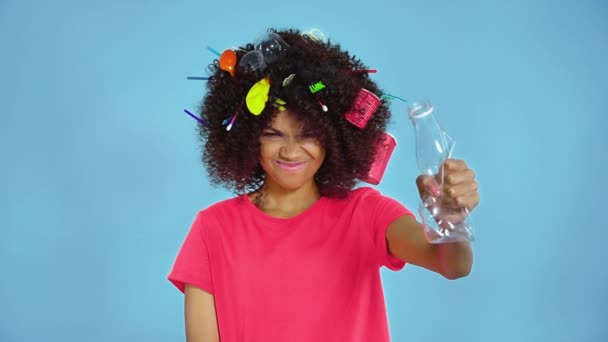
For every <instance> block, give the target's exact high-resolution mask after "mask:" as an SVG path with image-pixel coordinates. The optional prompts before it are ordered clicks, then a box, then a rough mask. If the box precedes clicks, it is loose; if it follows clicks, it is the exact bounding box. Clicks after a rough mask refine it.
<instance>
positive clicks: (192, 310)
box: [184, 284, 220, 342]
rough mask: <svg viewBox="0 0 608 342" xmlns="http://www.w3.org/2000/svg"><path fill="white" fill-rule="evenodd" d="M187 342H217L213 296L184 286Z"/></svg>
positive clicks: (193, 287) (196, 288) (217, 333)
mask: <svg viewBox="0 0 608 342" xmlns="http://www.w3.org/2000/svg"><path fill="white" fill-rule="evenodd" d="M184 295H185V296H184V297H185V299H184V312H185V316H186V341H187V342H219V340H220V337H219V332H218V327H217V318H216V313H215V300H214V298H213V295H211V294H210V293H208V292H206V291H203V290H201V289H200V288H198V287H195V286H192V285H189V284H186V289H185V291H184Z"/></svg>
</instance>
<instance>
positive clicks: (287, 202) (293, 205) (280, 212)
mask: <svg viewBox="0 0 608 342" xmlns="http://www.w3.org/2000/svg"><path fill="white" fill-rule="evenodd" d="M249 196H250V198H251V199H252V201H253V203H254V204H255V205H256V206H257V207H258V208H259V209H260V210H262V211H264V212H265V213H267V214H269V215H272V216H276V217H293V216H296V215H298V214H300V213H302V212H303V211H305V210H306V209H308V208H309V207H310V206H312V205H313V204H314V203H315V202H316V201H317V200H318V199H319V197H320V193H319V187H318V186H317V184H316V183H314V182H311V183H309V184H307V185H305V186H302V187H300V188H298V189H295V190H291V189H285V188H283V187H281V186H279V185H278V184H274V183H272V182H266V183H264V185H263V186H262V187H261V188H260V190H258V191H256V192H254V193H252V194H250V195H249Z"/></svg>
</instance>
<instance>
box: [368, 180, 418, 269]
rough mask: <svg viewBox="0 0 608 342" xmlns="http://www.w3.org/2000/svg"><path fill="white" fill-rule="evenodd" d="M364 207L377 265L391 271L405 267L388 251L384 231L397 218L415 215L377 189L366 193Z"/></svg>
mask: <svg viewBox="0 0 608 342" xmlns="http://www.w3.org/2000/svg"><path fill="white" fill-rule="evenodd" d="M367 201H369V205H366V207H367V208H368V209H369V210H370V214H371V222H372V224H371V228H372V234H373V240H374V249H375V251H376V255H377V256H378V260H379V267H382V266H386V267H387V268H388V269H390V270H392V271H399V270H401V269H403V267H405V262H404V261H403V260H401V259H399V258H397V257H396V256H394V255H393V254H391V253H390V251H389V249H388V245H387V242H386V231H387V229H388V227H389V226H390V225H391V223H393V222H394V221H395V220H396V219H397V218H399V217H401V216H404V215H410V216H413V217H415V215H414V214H413V213H412V212H411V211H410V210H409V209H407V208H406V207H405V206H404V205H403V204H401V203H400V202H398V201H397V200H395V199H393V198H391V197H388V196H384V195H382V194H381V193H380V192H379V191H377V190H375V189H371V190H370V191H369V193H368V198H367Z"/></svg>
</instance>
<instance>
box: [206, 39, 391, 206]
mask: <svg viewBox="0 0 608 342" xmlns="http://www.w3.org/2000/svg"><path fill="white" fill-rule="evenodd" d="M268 32H274V33H276V34H278V35H280V36H281V38H282V39H283V40H284V41H285V42H286V43H287V44H288V45H289V47H288V48H287V49H286V51H285V52H284V53H283V55H282V56H281V57H280V59H279V60H277V61H275V62H273V63H272V64H269V65H267V67H266V68H265V69H264V70H263V71H262V72H259V71H254V72H248V71H246V70H242V69H240V68H238V67H236V68H235V69H236V70H235V76H234V77H232V76H231V75H230V74H229V73H228V72H226V71H224V70H221V69H220V67H219V61H218V60H215V61H214V62H213V64H211V65H209V69H210V71H211V77H210V79H209V80H208V82H207V94H206V95H205V97H204V99H203V101H202V104H201V108H200V114H201V117H202V118H203V119H204V120H206V121H207V123H208V127H205V126H203V125H199V135H200V138H201V142H202V144H203V146H202V150H203V153H202V161H203V164H204V165H205V167H206V169H207V172H208V174H209V178H210V180H211V183H212V184H213V185H214V186H218V185H224V186H225V187H226V188H228V189H232V190H233V191H234V192H235V193H236V194H243V193H247V192H250V191H257V190H259V189H260V187H261V186H262V185H263V183H264V180H265V172H264V170H263V169H262V167H261V165H260V163H259V155H260V143H259V136H260V134H261V132H262V130H263V129H264V128H265V127H267V126H268V125H270V123H271V122H272V119H273V118H274V117H275V116H276V114H277V113H278V110H277V108H276V107H274V106H273V105H271V104H272V103H274V101H275V100H276V99H277V98H280V99H282V100H283V101H285V102H286V103H287V104H286V105H285V107H286V108H287V109H288V110H289V111H290V113H291V114H292V115H295V117H296V118H297V119H298V120H299V121H300V122H302V124H303V126H304V129H305V130H307V131H311V132H313V134H314V135H315V136H316V137H317V138H318V139H319V142H320V143H321V145H322V146H323V147H324V148H325V150H326V156H325V160H324V162H323V164H322V166H321V167H320V169H319V170H318V172H317V174H316V175H315V180H316V182H317V185H318V187H319V192H320V194H321V195H322V196H327V197H344V196H346V194H347V193H348V192H349V191H350V190H352V189H353V188H354V187H355V185H356V184H357V183H358V181H359V179H360V177H361V176H363V175H365V174H366V173H367V172H368V171H369V169H370V167H371V164H372V162H373V161H374V157H375V146H376V144H377V143H378V139H380V134H381V133H382V132H384V130H385V129H386V126H387V124H388V122H389V120H390V115H391V114H390V110H389V108H388V106H387V103H386V101H385V100H382V101H381V104H380V106H379V107H378V109H377V110H376V112H375V113H374V115H373V116H372V117H371V119H370V120H369V122H368V124H367V126H366V127H365V128H364V129H360V128H358V127H356V126H355V125H353V124H352V123H350V122H349V121H347V120H346V119H345V118H344V113H345V112H346V111H348V109H349V108H350V107H351V104H352V102H353V100H354V99H355V97H356V96H357V94H358V93H359V91H360V90H361V88H364V89H366V90H368V91H370V92H372V93H374V94H376V95H377V96H380V95H381V94H382V91H381V90H380V89H379V88H378V86H377V85H376V83H374V82H373V81H372V80H370V78H369V76H368V74H367V72H353V71H357V70H359V71H360V70H365V69H366V67H365V66H364V65H363V64H362V63H361V61H360V60H359V59H357V58H356V57H355V56H351V55H350V54H349V53H348V52H347V51H345V50H342V48H341V47H340V45H337V44H332V42H331V41H329V40H328V41H326V42H322V41H320V40H318V39H311V37H310V36H308V35H306V34H302V33H301V32H300V31H298V30H295V29H290V30H276V29H269V30H268ZM254 48H255V47H254V45H253V44H247V45H246V46H244V47H241V48H238V49H236V55H237V61H239V60H240V59H241V58H242V57H243V56H244V55H245V54H246V53H247V52H249V51H251V50H254ZM237 64H238V62H237ZM291 74H295V75H296V76H295V77H294V78H293V81H292V82H291V83H290V84H289V85H288V86H285V87H284V86H283V80H284V79H285V78H287V77H288V76H289V75H291ZM265 76H269V78H270V91H269V98H268V102H267V104H266V107H265V108H264V110H263V111H262V113H261V114H260V115H257V116H256V115H252V114H251V113H250V112H249V111H248V109H247V106H246V105H245V103H244V99H245V97H246V95H247V93H248V91H249V89H250V88H251V87H252V85H253V84H255V83H256V82H257V81H259V80H260V79H261V78H263V77H265ZM319 81H322V82H323V84H325V86H326V88H325V89H323V90H321V91H319V92H316V93H315V94H312V93H311V91H310V89H309V86H311V85H312V84H315V83H317V82H319ZM319 100H320V101H321V102H322V103H323V104H325V105H326V106H327V107H328V111H327V112H324V111H323V110H322V108H321V106H320V104H319ZM235 114H237V115H238V116H237V118H236V120H235V123H234V126H233V127H232V128H231V130H230V131H227V130H226V126H225V125H224V124H223V122H224V120H226V119H228V118H230V117H232V116H233V115H235Z"/></svg>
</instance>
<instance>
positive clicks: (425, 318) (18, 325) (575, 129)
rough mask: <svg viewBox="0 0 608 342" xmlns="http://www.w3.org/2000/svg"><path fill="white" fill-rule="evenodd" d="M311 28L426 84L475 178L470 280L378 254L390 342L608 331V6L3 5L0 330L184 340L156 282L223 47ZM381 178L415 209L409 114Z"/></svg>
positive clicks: (401, 115)
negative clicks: (194, 114)
mask: <svg viewBox="0 0 608 342" xmlns="http://www.w3.org/2000/svg"><path fill="white" fill-rule="evenodd" d="M269 27H278V28H287V27H295V28H300V29H303V30H308V29H312V28H319V29H321V30H322V31H323V32H324V33H325V35H326V36H328V37H331V38H332V39H333V40H334V41H335V42H338V43H341V44H342V45H343V46H344V47H345V48H347V49H349V50H350V51H351V52H352V53H353V54H355V55H356V56H358V57H360V58H361V59H362V60H363V61H364V62H365V63H366V64H367V65H368V66H370V67H372V68H377V69H378V70H379V73H378V74H375V75H373V76H372V77H373V78H374V79H375V80H377V81H378V83H379V84H380V86H381V87H382V88H384V89H385V90H386V91H388V92H389V93H391V94H394V95H398V96H401V97H405V98H407V99H410V100H411V99H424V98H426V99H429V100H431V101H432V102H433V103H434V105H435V107H436V109H437V111H436V112H437V116H438V118H439V120H440V121H441V122H442V124H443V126H445V128H446V129H447V130H448V132H450V134H451V135H452V136H453V137H455V139H456V140H457V141H458V143H457V145H456V150H455V158H462V159H465V160H466V161H467V162H468V164H469V165H470V166H471V168H473V169H474V170H475V171H476V172H477V175H478V178H477V179H478V182H479V184H480V193H481V197H482V200H481V203H480V205H479V207H478V208H477V209H476V211H475V212H474V214H473V215H472V217H471V219H472V222H473V224H474V228H475V231H476V234H477V241H476V242H475V244H474V248H475V264H474V268H473V271H472V273H471V275H470V276H469V277H467V278H464V279H459V280H456V281H449V280H445V279H443V278H442V277H441V276H439V275H436V274H434V273H432V272H429V271H426V270H424V269H421V268H417V267H414V266H408V267H406V268H405V269H404V270H403V271H401V272H398V273H392V272H390V271H388V270H386V269H383V270H382V276H383V280H384V288H385V294H386V300H387V306H388V314H389V321H390V329H391V335H392V337H393V340H394V341H448V340H451V341H606V340H608V326H607V325H606V317H608V295H607V293H606V290H607V289H608V267H607V266H606V261H605V259H606V254H605V251H606V239H607V238H608V233H607V229H608V227H607V226H606V219H605V217H606V208H605V205H604V199H605V192H606V190H608V186H607V185H608V182H607V181H606V178H605V177H606V174H607V173H608V169H607V166H606V165H607V161H608V157H607V153H606V152H605V149H606V147H607V142H608V139H607V138H606V136H605V131H606V128H608V125H607V124H608V120H607V119H606V114H607V113H606V107H607V106H608V96H607V89H608V87H607V86H608V84H607V81H606V79H607V76H608V63H607V61H608V5H606V3H605V2H603V1H562V2H555V1H523V0H522V1H509V2H506V1H504V2H502V1H500V2H499V1H481V0H479V1H429V0H426V1H422V0H418V1H387V0H379V1H373V2H356V1H353V2H350V3H346V2H340V4H339V5H338V4H337V3H336V2H333V3H332V2H329V1H318V0H311V1H308V2H300V3H291V2H287V1H275V0H272V1H266V2H259V1H258V2H256V1H242V0H236V1H232V2H225V1H216V2H202V1H199V2H194V1H190V2H178V3H173V4H169V2H164V1H116V0H113V1H110V0H107V1H97V2H91V3H85V2H82V1H62V0H58V1H54V2H42V1H38V2H35V1H16V0H0V49H1V54H0V116H1V121H0V156H1V159H0V160H1V162H2V167H1V168H0V232H1V236H0V270H1V273H0V341H176V340H183V336H184V327H183V307H182V305H183V303H182V298H183V296H182V295H181V293H179V291H177V290H176V289H175V288H173V287H172V285H171V284H170V283H169V282H168V281H167V280H166V275H167V273H168V271H169V270H170V267H171V266H172V263H173V260H174V257H175V255H176V253H177V251H178V248H179V246H180V245H181V243H182V241H183V238H184V237H185V234H186V232H187V230H188V229H189V227H190V224H191V222H192V220H193V219H194V215H195V213H196V211H197V210H199V209H201V208H204V207H206V206H208V205H210V204H211V203H213V202H215V201H218V200H220V199H224V198H227V197H230V196H231V193H229V192H226V191H224V190H222V189H214V188H212V187H210V185H209V184H208V181H207V178H206V174H205V172H204V169H203V168H202V166H201V164H200V163H199V154H198V151H199V147H198V143H197V140H196V132H195V128H196V122H195V121H194V120H193V119H192V118H190V117H188V116H186V115H185V114H184V113H183V109H184V108H188V109H190V110H194V109H196V106H197V105H198V104H199V101H200V99H201V98H202V95H203V94H204V83H203V82H200V81H187V80H186V76H204V75H205V71H206V66H207V64H209V63H210V62H211V60H212V59H213V58H215V56H214V55H213V54H212V53H210V52H209V51H207V50H206V46H207V45H209V46H212V47H214V48H215V49H217V50H220V51H221V50H223V49H225V48H229V47H232V46H234V45H241V44H243V43H246V42H248V41H251V40H253V39H254V38H256V37H258V36H259V35H260V34H261V33H263V32H264V31H265V30H266V29H267V28H269ZM392 109H393V113H394V119H393V121H392V124H391V126H390V132H391V133H393V134H394V135H395V136H396V138H397V141H398V146H397V149H396V150H395V153H394V155H393V159H392V160H391V162H390V164H389V167H388V170H387V173H386V175H385V178H384V180H383V182H382V183H381V184H380V186H378V188H379V189H380V190H381V191H382V192H384V193H385V194H387V195H390V196H393V197H395V198H397V199H399V200H400V201H402V202H403V203H404V204H405V205H406V206H408V207H409V208H412V209H414V208H415V207H416V206H417V204H418V198H417V192H416V188H415V184H414V180H415V177H416V175H417V169H416V162H415V153H414V146H413V139H414V136H413V129H412V126H411V123H410V122H409V119H407V117H406V114H405V110H406V105H405V104H404V103H402V102H399V101H396V102H393V104H392Z"/></svg>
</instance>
